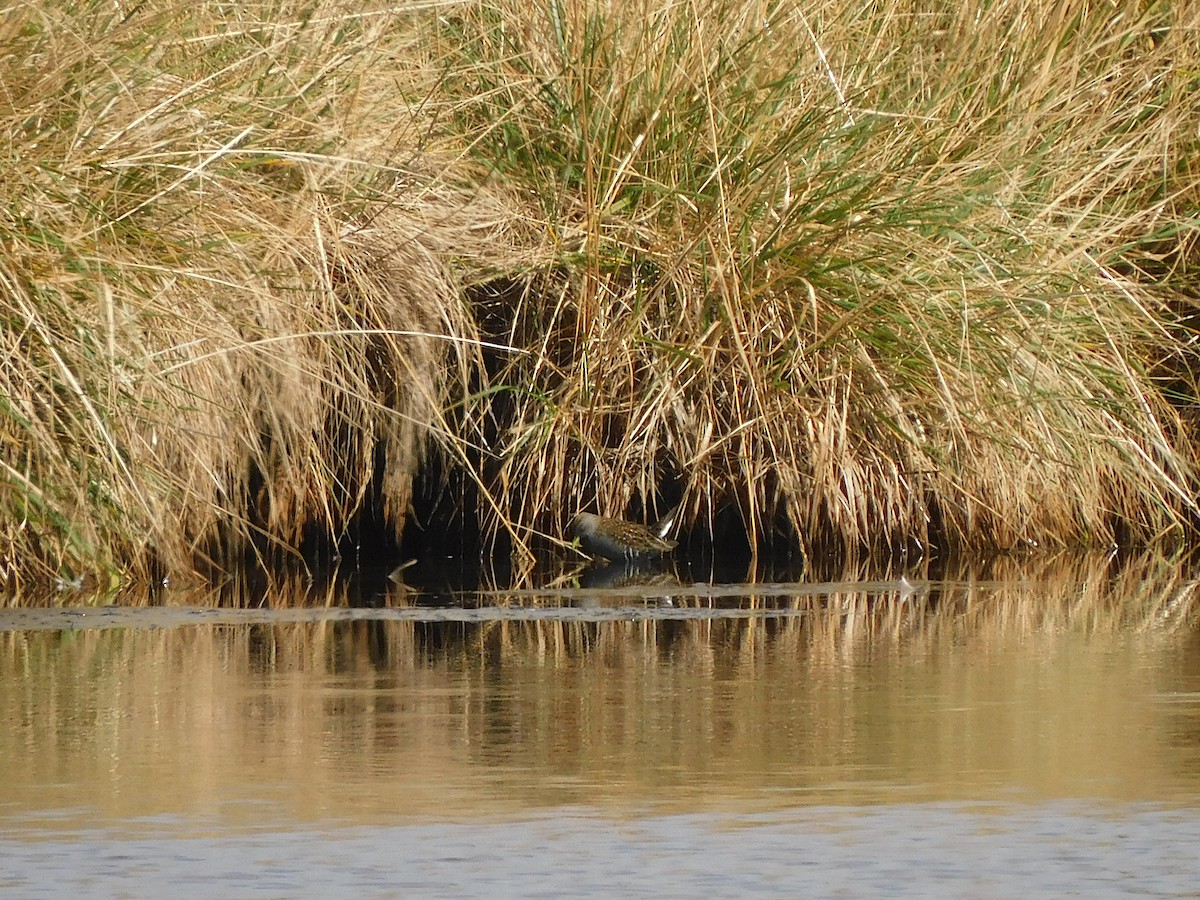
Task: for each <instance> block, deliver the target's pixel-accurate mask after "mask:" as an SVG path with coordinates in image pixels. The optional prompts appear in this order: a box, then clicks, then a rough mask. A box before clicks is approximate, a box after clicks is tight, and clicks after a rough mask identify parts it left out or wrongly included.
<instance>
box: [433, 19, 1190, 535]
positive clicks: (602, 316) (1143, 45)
mask: <svg viewBox="0 0 1200 900" xmlns="http://www.w3.org/2000/svg"><path fill="white" fill-rule="evenodd" d="M1197 37H1200V11H1197V9H1196V8H1194V7H1187V8H1184V7H1179V6H1175V7H1170V8H1168V7H1165V6H1162V5H1161V4H1136V3H1127V4H1120V5H1119V6H1112V5H1105V6H1104V7H1103V8H1097V7H1093V6H1090V5H1080V4H1068V5H1065V6H1064V5H1063V4H1060V3H1048V2H1037V0H1031V2H1013V3H970V4H966V5H963V4H959V3H936V2H934V3H930V2H907V3H900V4H888V5H887V8H886V9H874V8H872V9H870V10H868V9H866V8H864V7H862V6H861V5H860V4H849V3H844V2H841V0H829V2H823V3H817V4H804V5H803V6H802V7H797V6H796V5H795V4H791V3H763V2H739V0H694V2H687V3H676V4H659V3H652V2H641V3H632V4H616V3H605V2H599V0H598V2H574V3H555V2H550V3H544V4H540V5H535V6H534V7H532V8H531V7H530V6H529V4H520V5H518V4H515V3H505V2H501V3H490V4H486V5H482V4H472V5H467V6H463V7H457V8H456V9H455V10H454V11H453V12H452V13H448V14H446V15H445V16H443V17H441V19H440V20H439V22H438V25H437V27H436V28H435V29H433V39H434V40H436V41H437V42H438V46H439V55H440V56H442V57H444V58H445V59H447V60H448V61H447V63H446V66H445V72H446V77H445V82H444V84H445V88H446V94H447V95H448V99H447V100H446V103H447V111H446V116H447V117H448V118H449V122H450V124H449V125H448V126H447V128H448V129H449V130H454V131H461V132H464V133H467V134H471V135H475V137H474V138H473V142H472V144H471V145H470V146H471V149H472V151H473V153H474V154H475V155H476V157H477V158H478V159H480V160H481V161H484V162H486V163H487V165H488V166H489V167H490V168H491V171H492V177H493V179H494V180H495V181H498V182H501V183H504V184H506V185H513V184H515V185H520V186H523V187H525V189H526V191H525V193H526V194H527V196H529V197H530V203H529V206H528V215H529V216H530V217H531V218H532V219H534V220H536V221H537V222H539V223H540V227H541V229H542V230H543V232H544V236H545V237H544V252H545V254H546V256H547V264H546V265H545V266H543V267H542V268H541V269H539V270H538V271H536V272H534V273H532V274H530V275H529V276H527V277H525V278H523V279H519V280H518V283H517V285H515V286H513V287H510V288H509V291H508V293H507V295H506V296H502V297H501V298H500V299H499V300H498V301H497V302H498V303H499V304H501V305H502V307H503V310H504V314H502V315H501V314H496V315H494V316H493V318H494V319H495V320H496V321H497V322H498V323H499V324H500V325H501V327H498V328H495V330H494V334H495V335H496V336H497V337H501V336H502V337H504V338H505V339H506V340H509V341H511V342H513V343H515V344H518V345H521V346H530V347H534V348H536V350H537V352H536V353H533V354H531V355H529V356H522V357H514V358H512V359H511V365H510V366H509V368H508V369H507V370H505V371H504V372H502V373H501V374H500V376H499V381H501V382H502V383H504V384H507V385H510V386H511V387H512V389H513V393H512V394H511V395H510V399H511V402H510V404H509V405H508V407H506V409H505V418H504V421H503V427H502V428H500V429H498V432H497V443H498V445H499V446H498V448H497V451H496V452H497V455H498V457H499V459H500V460H502V462H501V463H500V465H499V467H498V468H499V473H498V476H497V477H498V479H499V480H500V481H501V482H502V483H503V484H505V485H507V486H510V487H512V488H514V489H512V490H509V491H506V492H505V493H504V494H503V495H502V499H503V501H504V502H505V503H507V506H506V507H505V508H504V514H505V515H506V516H508V517H509V518H511V519H515V520H518V521H531V520H534V519H538V518H542V519H545V517H544V516H540V513H541V511H543V510H546V509H551V510H559V509H562V508H563V507H569V506H570V505H571V503H570V500H574V501H575V502H577V503H580V504H583V505H595V506H598V507H600V508H601V509H603V510H605V511H610V512H621V511H625V510H628V509H634V510H636V509H637V508H638V507H640V506H653V505H656V503H657V501H658V500H660V499H666V500H672V499H676V498H682V499H683V501H684V508H685V512H686V518H687V519H688V520H690V521H693V522H695V521H697V520H699V522H700V523H701V525H704V524H711V522H712V521H713V520H714V518H716V517H717V516H718V514H719V511H720V510H721V509H722V508H723V507H724V508H728V507H729V506H731V505H732V506H735V507H736V508H737V510H738V513H739V516H738V517H739V518H740V520H741V521H742V522H743V523H744V525H745V527H746V528H747V529H748V531H749V534H750V540H751V542H752V543H761V542H764V541H766V540H769V539H770V537H771V532H772V531H773V530H774V529H781V530H782V532H783V534H784V535H785V539H786V540H787V541H788V542H793V543H799V544H800V545H802V546H803V547H806V548H808V549H815V548H821V547H825V548H829V547H833V548H839V549H849V550H858V549H878V548H886V547H892V546H896V545H898V544H901V543H903V542H905V541H914V540H915V541H916V542H919V543H928V542H934V543H937V544H940V545H942V546H946V545H953V546H958V547H964V546H965V547H972V546H982V545H986V546H989V547H1004V548H1006V547H1013V546H1019V545H1027V544H1045V543H1055V544H1074V543H1088V544H1102V545H1103V544H1110V543H1113V542H1116V541H1118V540H1129V539H1132V540H1135V541H1142V540H1148V539H1153V538H1156V537H1160V536H1162V535H1164V534H1165V533H1169V532H1174V533H1175V534H1177V535H1178V534H1179V532H1180V530H1181V528H1182V526H1183V525H1184V524H1185V523H1186V522H1188V521H1189V520H1190V518H1191V516H1192V515H1193V514H1194V511H1195V505H1194V500H1193V492H1194V472H1193V467H1194V454H1193V451H1192V442H1191V439H1190V434H1189V432H1188V430H1187V429H1186V427H1185V422H1184V421H1183V417H1182V416H1181V414H1180V411H1179V409H1177V408H1175V407H1173V406H1172V405H1171V404H1170V403H1168V402H1167V400H1166V399H1165V396H1164V391H1163V385H1162V383H1160V382H1159V381H1157V380H1156V374H1163V373H1165V372H1167V371H1169V372H1171V373H1173V374H1179V373H1183V374H1184V375H1186V376H1187V381H1186V383H1175V384H1173V387H1175V388H1177V389H1181V390H1182V392H1183V393H1184V394H1186V397H1187V402H1188V403H1190V402H1191V398H1192V397H1193V396H1194V392H1193V390H1192V381H1191V375H1192V373H1193V370H1194V368H1195V366H1194V359H1193V356H1192V354H1193V347H1192V345H1191V337H1190V331H1188V332H1182V333H1181V331H1180V330H1179V329H1178V327H1177V326H1178V319H1179V316H1178V312H1179V310H1178V307H1177V305H1178V304H1183V305H1185V306H1186V307H1187V308H1189V309H1190V300H1189V299H1186V298H1187V297H1188V296H1194V291H1195V287H1196V278H1195V274H1194V266H1195V259H1196V252H1195V247H1196V234H1197V231H1196V226H1197V199H1198V197H1200V192H1198V175H1200V173H1198V172H1197V171H1196V169H1195V165H1194V161H1193V160H1194V158H1195V156H1194V152H1195V150H1196V148H1197V128H1198V125H1200V91H1198V90H1197V87H1198V83H1197V72H1198V71H1200V57H1198V50H1197V48H1200V41H1197ZM1188 292H1191V294H1189V293H1188ZM564 495H566V497H567V498H570V500H567V501H566V502H564Z"/></svg>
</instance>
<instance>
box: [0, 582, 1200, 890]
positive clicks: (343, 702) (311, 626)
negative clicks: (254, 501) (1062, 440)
mask: <svg viewBox="0 0 1200 900" xmlns="http://www.w3.org/2000/svg"><path fill="white" fill-rule="evenodd" d="M1193 587H1194V584H1193V583H1192V582H1190V581H1186V580H1184V579H1183V578H1182V577H1181V576H1179V575H1178V574H1175V575H1172V576H1170V577H1165V578H1163V579H1162V580H1160V581H1152V580H1151V581H1148V580H1145V578H1137V579H1135V578H1119V577H1118V578H1106V579H1103V580H1091V581H1088V580H1084V581H1080V580H1078V579H1066V580H1060V581H1056V582H1053V583H1050V582H1042V583H1032V584H1030V583H1026V584H1014V583H989V584H984V583H957V584H934V585H929V586H922V589H921V590H920V591H918V592H916V593H909V592H907V591H901V590H899V589H898V587H897V586H896V585H894V584H892V585H887V584H881V585H874V586H871V585H867V586H863V585H832V586H830V585H827V586H821V587H812V586H777V587H775V588H771V587H764V586H761V585H760V586H756V587H754V588H742V589H737V590H735V589H713V588H700V587H696V588H692V589H683V588H680V589H677V590H676V591H675V592H674V593H672V594H670V595H668V596H664V595H663V593H662V591H661V590H660V591H659V592H658V594H657V596H653V597H649V598H648V597H647V596H645V594H644V593H643V594H641V595H639V594H638V593H637V592H636V591H635V592H633V593H631V592H630V591H629V590H625V591H622V592H609V593H605V592H582V593H578V592H576V593H572V592H566V593H565V594H555V595H542V596H534V595H519V596H513V595H505V596H495V597H488V596H483V597H479V596H475V597H470V598H464V600H465V601H466V602H465V604H464V605H466V606H468V607H471V608H467V609H452V610H447V609H424V608H422V607H420V606H419V605H414V604H413V603H412V602H408V601H406V602H404V603H401V604H399V605H400V606H402V607H403V608H385V609H372V610H336V609H335V610H323V609H306V610H288V611H281V612H272V611H269V610H266V611H245V610H241V611H239V610H194V609H188V608H167V609H152V610H86V611H85V610H71V611H65V612H64V611H55V610H41V611H37V610H3V611H0V759H2V760H3V761H4V773H3V776H2V778H0V889H7V891H9V892H12V893H13V894H14V895H19V896H58V895H61V894H62V893H63V892H65V891H67V892H71V893H74V894H79V893H82V894H85V895H95V896H116V895H120V896H158V895H161V894H162V893H163V892H164V891H167V890H170V891H171V893H172V894H174V895H177V896H179V895H182V896H193V895H194V896H201V895H204V896H211V895H223V896H234V895H236V896H246V895H265V896H351V895H357V896H362V895H364V894H366V895H371V896H478V895H481V894H485V893H486V894H488V895H491V896H496V895H509V896H563V895H591V896H612V895H616V894H643V895H653V896H680V897H684V896H695V895H696V894H697V893H700V892H702V891H709V892H713V893H715V894H716V895H718V896H742V895H764V894H766V895H770V894H778V895H781V896H797V895H806V896H824V895H839V896H930V895H939V894H940V895H946V896H964V895H965V896H1001V897H1003V896H1017V895H1034V896H1061V895H1062V894H1063V893H1065V892H1068V891H1074V890H1078V891H1080V892H1082V893H1085V894H1087V895H1089V896H1103V895H1121V894H1125V893H1134V894H1139V895H1142V896H1145V895H1151V896H1171V895H1179V896H1195V895H1196V894H1195V892H1196V891H1197V890H1198V889H1200V851H1197V847H1200V631H1198V629H1197V626H1196V622H1197V619H1198V617H1197V615H1196V609H1197V607H1196V603H1195V601H1193V600H1192V598H1191V593H1192V590H1193ZM750 591H753V593H749V592H750ZM418 599H419V598H418Z"/></svg>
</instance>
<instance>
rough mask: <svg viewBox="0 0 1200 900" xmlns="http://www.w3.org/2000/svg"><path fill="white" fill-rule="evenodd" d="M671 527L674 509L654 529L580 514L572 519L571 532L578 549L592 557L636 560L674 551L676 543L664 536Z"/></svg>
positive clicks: (623, 521)
mask: <svg viewBox="0 0 1200 900" xmlns="http://www.w3.org/2000/svg"><path fill="white" fill-rule="evenodd" d="M674 524H675V511H674V510H672V511H671V512H669V513H667V514H666V515H665V516H663V517H662V518H661V519H659V520H658V521H657V522H656V523H655V524H654V528H653V530H652V529H650V528H647V527H646V526H645V525H638V524H636V523H635V522H626V521H625V520H624V519H610V518H608V517H607V516H597V515H594V514H592V513H579V514H578V515H576V516H575V518H573V519H572V520H571V533H572V534H573V535H574V536H575V537H577V538H579V546H581V547H582V548H583V549H584V551H585V552H587V553H590V554H591V555H592V556H603V557H604V558H605V559H636V558H638V557H646V556H662V555H663V554H664V553H667V552H669V551H671V550H674V549H675V547H676V544H677V542H676V541H673V540H671V539H670V538H668V537H667V536H666V535H667V532H668V531H670V530H671V526H672V525H674Z"/></svg>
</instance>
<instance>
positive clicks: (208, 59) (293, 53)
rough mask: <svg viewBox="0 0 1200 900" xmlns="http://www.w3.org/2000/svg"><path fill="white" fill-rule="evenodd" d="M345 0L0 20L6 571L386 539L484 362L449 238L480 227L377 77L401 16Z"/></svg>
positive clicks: (204, 558) (461, 242) (91, 7)
mask: <svg viewBox="0 0 1200 900" xmlns="http://www.w3.org/2000/svg"><path fill="white" fill-rule="evenodd" d="M355 9H356V7H352V6H351V5H346V4H339V3H323V2H317V3H307V2H297V3H291V2H282V3H270V4H264V5H259V6H256V7H253V8H249V9H245V10H243V9H241V8H240V7H239V8H236V9H235V8H233V7H228V6H227V5H223V4H205V3H200V4H180V3H163V4H146V5H137V6H130V7H128V10H126V8H125V7H124V5H122V4H116V5H114V4H112V3H99V2H97V3H91V4H84V5H83V6H82V7H80V6H79V5H77V4H65V3H62V4H59V3H28V4H17V5H16V6H15V7H12V8H10V10H9V11H8V12H6V13H5V16H4V18H3V22H2V23H0V32H2V34H0V45H2V46H4V47H5V48H6V50H5V51H4V52H3V54H0V82H2V83H3V85H4V88H3V91H2V92H0V122H2V123H3V129H4V131H5V133H6V134H7V135H8V136H9V140H8V141H7V142H5V144H4V151H3V152H4V153H5V158H4V160H3V167H4V173H5V174H4V177H3V180H2V183H3V191H4V203H3V207H2V208H3V210H4V215H3V220H2V222H0V229H2V230H3V233H4V234H3V241H2V242H0V248H2V249H0V318H2V320H3V323H4V327H3V330H2V332H0V341H3V354H2V358H3V364H2V369H0V379H2V380H3V385H4V390H3V391H2V392H0V395H2V396H3V406H2V407H0V435H2V436H3V437H2V441H0V446H2V447H3V451H2V453H0V484H2V485H3V491H0V570H2V574H3V575H5V576H7V577H8V578H9V579H11V580H29V579H30V578H32V577H34V576H36V575H37V574H38V573H39V572H41V571H49V572H52V573H66V574H78V573H80V572H94V571H97V570H99V571H101V572H103V571H110V572H122V571H124V572H133V573H139V572H140V573H146V572H154V571H159V572H167V573H172V574H176V575H181V574H187V573H190V572H192V571H194V570H195V569H197V568H199V569H200V570H201V571H205V570H207V571H213V570H220V569H221V568H227V567H229V566H230V565H236V564H237V563H238V562H240V561H241V560H243V559H244V558H247V556H248V554H250V553H258V554H269V555H278V553H279V552H282V553H285V554H286V553H290V552H294V551H295V550H296V548H297V547H298V546H299V545H300V543H301V542H302V540H303V539H304V537H305V535H306V534H309V533H312V532H317V533H324V534H326V535H329V536H332V537H333V538H335V539H336V537H337V535H338V534H340V533H341V532H342V530H344V529H345V528H346V527H347V523H348V522H349V521H351V520H352V519H353V517H354V516H355V515H356V514H359V513H361V512H362V510H363V509H364V507H370V506H372V505H374V507H375V510H374V514H376V515H378V516H379V517H380V518H381V519H384V520H385V521H386V522H388V523H389V524H391V525H392V527H394V528H396V529H397V530H398V529H399V528H400V525H401V523H402V521H403V519H404V517H405V515H406V514H407V508H408V501H409V494H410V490H411V480H412V477H413V473H414V471H415V469H416V465H417V463H418V462H419V461H420V460H421V458H422V457H423V454H424V452H425V448H426V447H427V445H428V442H429V439H430V435H431V434H434V435H443V436H444V435H446V434H447V433H448V432H447V429H446V428H445V427H444V418H443V411H444V409H445V408H446V407H447V406H448V403H447V397H448V396H449V395H450V393H452V391H453V389H454V385H455V384H456V383H457V384H458V385H459V388H458V389H459V390H460V391H461V389H462V387H461V386H462V384H464V381H463V379H464V375H463V373H465V372H467V371H468V370H469V369H470V368H471V364H470V363H469V361H468V359H469V357H470V356H471V355H472V354H474V353H476V352H477V348H476V347H475V343H474V340H475V339H474V333H475V332H474V326H473V324H472V322H471V320H470V316H469V314H468V312H467V310H466V309H465V308H464V306H463V304H462V302H461V299H460V291H459V289H458V285H457V277H458V276H457V275H456V273H455V272H454V271H453V270H452V267H451V265H450V260H449V258H448V257H447V247H453V249H454V250H455V251H456V252H458V253H460V254H462V255H469V252H470V246H469V244H470V241H472V240H475V241H480V240H483V239H485V238H486V237H487V234H486V230H485V231H483V232H480V229H479V221H478V217H477V216H478V214H477V212H476V211H475V209H474V208H473V205H472V203H471V200H470V197H469V195H467V194H464V193H463V192H462V191H455V190H454V189H452V188H451V187H450V186H449V182H448V181H445V180H442V179H439V178H438V177H437V171H436V165H437V164H436V163H435V161H433V160H431V159H426V158H424V157H421V156H419V155H417V154H416V150H417V145H418V141H419V135H418V134H415V133H412V132H411V131H410V129H411V128H412V124H411V123H412V122H413V121H414V114H412V113H410V111H408V110H407V109H406V107H405V105H404V103H403V101H401V100H399V99H396V98H392V99H391V100H390V101H389V102H388V103H386V104H384V103H381V102H380V96H379V92H380V91H381V90H382V86H381V85H380V84H377V83H374V82H373V81H372V73H373V72H375V71H377V70H378V69H379V68H381V67H383V66H385V65H387V64H388V60H389V58H390V57H391V56H393V55H395V54H396V53H400V52H402V51H404V48H405V44H404V42H403V40H401V38H402V37H403V33H401V34H393V31H394V30H395V29H396V28H398V27H399V26H401V25H403V24H404V23H405V21H406V17H405V16H403V15H402V14H400V13H399V12H395V11H386V12H385V11H380V10H375V11H370V10H367V11H359V12H356V11H355ZM485 212H488V211H487V210H485ZM431 222H433V223H436V230H435V229H434V228H433V227H431ZM477 233H478V235H477V236H476V234H477ZM385 463H386V464H385Z"/></svg>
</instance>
